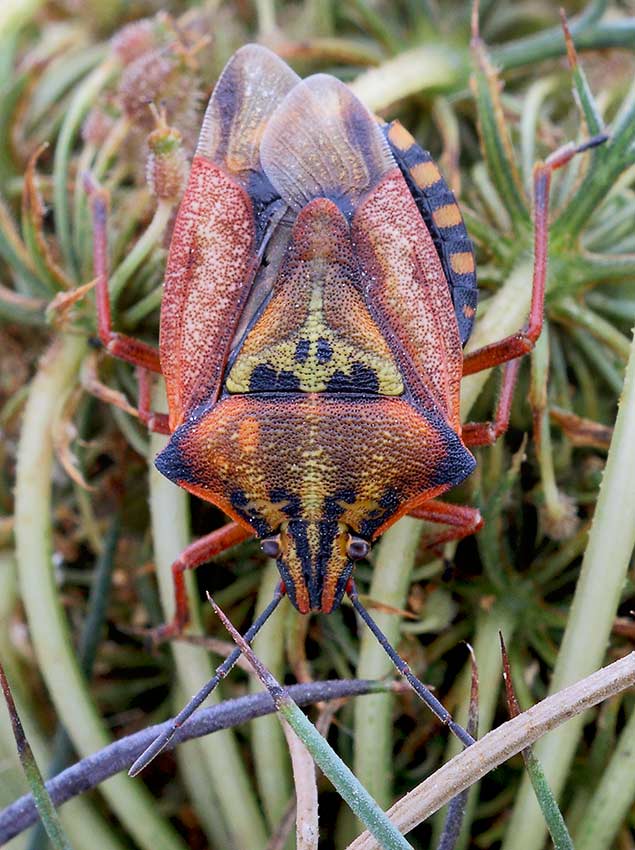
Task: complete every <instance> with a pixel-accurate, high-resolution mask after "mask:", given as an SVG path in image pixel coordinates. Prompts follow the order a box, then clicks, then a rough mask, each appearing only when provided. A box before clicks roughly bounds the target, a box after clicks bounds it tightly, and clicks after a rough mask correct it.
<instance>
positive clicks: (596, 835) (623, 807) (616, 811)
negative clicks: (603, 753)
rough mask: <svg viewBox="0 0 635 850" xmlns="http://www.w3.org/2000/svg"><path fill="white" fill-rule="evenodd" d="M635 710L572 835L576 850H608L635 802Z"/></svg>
mask: <svg viewBox="0 0 635 850" xmlns="http://www.w3.org/2000/svg"><path fill="white" fill-rule="evenodd" d="M633 747H635V709H633V710H631V715H630V717H629V719H628V722H627V723H626V726H625V727H624V729H623V730H622V732H621V734H620V737H619V740H618V742H617V747H616V748H615V752H614V753H613V755H612V756H611V760H610V761H609V763H608V765H607V767H606V769H605V770H604V773H603V774H602V778H601V779H600V782H599V784H598V786H597V788H596V789H595V792H594V794H593V796H592V797H591V800H590V801H589V802H588V803H587V805H586V807H585V812H584V815H583V817H582V820H581V821H580V822H579V824H578V826H577V828H576V831H575V847H576V850H610V848H611V847H614V846H615V845H614V841H615V838H616V836H617V832H618V830H619V828H620V826H621V825H622V823H623V822H624V818H625V817H627V815H628V810H629V808H630V807H631V806H632V804H633V799H635V771H634V770H633Z"/></svg>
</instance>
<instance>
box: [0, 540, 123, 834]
mask: <svg viewBox="0 0 635 850" xmlns="http://www.w3.org/2000/svg"><path fill="white" fill-rule="evenodd" d="M17 602H18V581H17V569H16V563H15V558H14V557H13V555H12V554H9V553H8V552H2V553H0V658H1V659H2V662H3V664H4V667H5V670H6V671H7V674H8V675H9V676H11V680H12V690H13V696H14V698H15V701H16V704H17V706H18V711H19V712H20V718H21V719H22V722H23V724H24V727H25V729H26V732H27V736H28V738H29V743H30V744H31V747H32V749H33V752H34V753H35V758H36V759H37V761H38V764H41V765H48V764H49V759H50V751H49V748H48V747H47V745H46V742H45V740H44V738H43V736H42V733H41V731H40V728H39V726H38V724H37V720H36V718H35V717H34V716H33V700H32V699H31V697H30V696H29V695H27V694H26V693H23V689H22V687H20V685H21V680H20V674H19V671H20V666H21V665H20V663H18V659H17V658H16V657H15V647H14V641H13V639H12V637H11V635H10V633H9V629H10V622H11V616H12V614H13V611H14V610H15V606H16V604H17ZM3 706H4V703H3V702H0V759H2V760H3V762H4V765H5V768H4V770H3V784H4V788H3V791H4V790H5V788H6V790H7V791H8V792H9V791H10V790H11V789H10V786H11V783H10V782H9V777H10V773H9V771H8V770H7V768H6V766H7V765H9V764H12V763H13V762H14V760H17V754H16V752H15V745H13V743H12V742H13V735H12V734H11V726H10V723H9V718H8V716H7V715H6V708H5V707H3ZM23 787H24V786H23V784H22V783H20V786H19V790H17V789H16V790H15V791H14V793H20V792H21V791H22V789H23ZM3 796H4V795H3ZM9 799H11V798H10V797H9ZM7 802H8V800H7ZM60 818H61V821H62V825H63V827H64V829H65V831H66V834H67V835H68V837H69V839H70V841H71V844H72V845H73V847H74V848H75V850H94V848H95V847H99V850H125V848H124V845H123V844H122V843H121V842H120V840H119V838H118V837H117V836H116V835H115V834H114V833H113V830H112V828H111V826H110V824H108V823H107V822H106V820H105V818H103V817H102V816H101V815H100V814H99V813H98V812H97V811H96V809H95V808H94V807H93V805H92V803H91V802H90V801H89V800H84V799H76V800H70V801H69V803H68V804H67V805H66V806H64V807H63V808H62V810H61V811H60ZM16 850H17V848H16Z"/></svg>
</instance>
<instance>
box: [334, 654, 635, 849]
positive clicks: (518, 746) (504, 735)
mask: <svg viewBox="0 0 635 850" xmlns="http://www.w3.org/2000/svg"><path fill="white" fill-rule="evenodd" d="M633 684H635V652H631V653H630V654H629V655H627V656H626V657H625V658H622V659H620V660H619V661H615V662H614V663H613V664H609V665H608V666H607V667H604V668H603V669H601V670H598V671H597V672H595V673H592V674H591V675H590V676H587V677H586V678H585V679H582V680H581V681H578V682H576V683H575V684H574V685H570V686H569V687H568V688H564V689H563V690H561V691H558V692H557V693H555V694H552V696H550V697H547V699H544V700H542V702H539V703H537V704H536V705H534V706H533V707H532V708H530V709H528V710H527V711H524V712H523V713H522V714H519V715H518V717H514V718H513V719H512V720H508V721H507V722H506V723H503V724H501V725H500V726H497V727H496V729H494V730H493V731H492V732H489V733H488V734H487V735H485V736H483V737H482V738H479V739H478V741H476V743H475V744H473V745H472V746H471V747H466V748H465V749H464V750H463V752H461V753H459V754H458V755H457V756H455V757H454V758H453V759H452V760H451V761H449V762H446V763H445V764H444V765H443V766H442V767H440V768H439V770H437V771H436V773H434V774H433V775H432V776H430V777H428V779H426V780H425V781H424V782H422V783H421V784H420V785H418V786H417V787H416V788H414V789H413V790H412V791H410V792H409V793H408V794H406V795H405V796H404V797H402V798H401V800H398V801H397V802H396V803H395V805H394V806H392V807H391V808H390V809H389V810H388V812H387V815H388V816H389V817H390V819H391V821H392V822H393V823H394V824H395V826H397V827H398V828H399V829H400V830H401V831H402V832H403V833H404V834H407V833H408V832H409V831H410V830H411V829H414V828H415V826H418V825H419V824H420V823H423V821H425V820H426V819H427V818H429V817H430V815H432V814H433V813H434V812H436V811H438V810H439V809H440V808H441V807H442V806H444V805H445V804H446V803H448V802H449V801H450V800H451V799H452V798H453V797H455V796H456V795H457V794H460V793H461V791H464V790H465V789H466V788H469V786H470V785H473V784H474V783H475V782H477V781H478V780H479V779H482V778H483V776H485V775H486V774H488V773H489V772H490V771H492V770H493V769H494V768H496V767H498V765H500V764H503V762H505V761H507V759H509V758H511V757H512V756H514V755H516V754H517V753H519V752H521V750H523V749H525V747H527V746H529V745H530V744H533V743H534V742H535V741H537V740H538V739H539V738H542V737H543V736H544V735H546V734H547V732H550V731H551V730H554V729H556V728H557V727H561V726H562V724H566V726H564V728H565V729H566V728H568V727H569V726H570V725H571V724H570V723H567V721H571V720H572V718H573V719H574V720H575V721H579V720H581V719H582V715H583V713H584V712H585V711H587V709H589V708H592V707H593V706H594V705H597V704H598V703H600V702H602V701H603V700H606V699H609V698H610V697H612V696H614V695H615V694H618V693H620V692H621V691H624V690H626V689H627V688H630V687H632V686H633ZM559 731H562V730H561V729H560V730H559ZM556 734H557V733H556ZM552 737H553V735H552ZM534 806H535V800H534ZM538 816H539V817H541V816H540V814H539V815H538ZM542 825H543V829H544V821H543V823H542ZM516 839H518V835H516ZM514 846H515V847H516V846H518V845H514ZM540 846H542V843H541V844H540ZM347 850H381V845H380V844H378V843H377V841H375V840H374V839H373V837H372V836H371V835H370V834H369V833H368V832H365V833H364V834H363V835H360V836H359V837H358V838H357V839H356V840H355V841H354V842H353V843H352V844H351V845H350V846H349V847H348V848H347Z"/></svg>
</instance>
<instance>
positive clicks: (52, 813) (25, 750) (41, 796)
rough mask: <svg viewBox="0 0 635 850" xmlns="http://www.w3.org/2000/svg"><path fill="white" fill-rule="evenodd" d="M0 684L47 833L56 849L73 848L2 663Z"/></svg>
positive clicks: (16, 740) (25, 773)
mask: <svg viewBox="0 0 635 850" xmlns="http://www.w3.org/2000/svg"><path fill="white" fill-rule="evenodd" d="M0 686H1V687H2V690H3V693H4V698H5V700H6V703H7V708H8V709H9V715H10V717H11V724H12V726H13V734H14V735H15V742H16V745H17V748H18V753H19V755H20V761H21V762H22V767H23V768H24V775H25V776H26V779H27V782H28V783H29V786H30V788H31V792H32V794H33V799H34V800H35V805H36V807H37V810H38V813H39V815H40V818H41V819H42V823H43V824H44V828H45V830H46V834H47V835H48V837H49V839H50V842H51V844H52V845H53V847H54V850H71V845H70V844H69V842H68V840H67V838H66V836H65V835H64V830H63V829H62V824H61V823H60V821H59V818H58V816H57V811H56V810H55V806H54V805H53V803H52V802H51V798H50V797H49V795H48V792H47V790H46V787H45V785H44V779H43V778H42V774H41V773H40V769H39V767H38V766H37V763H36V761H35V758H34V757H33V752H32V750H31V747H30V746H29V742H28V741H27V739H26V735H25V734H24V729H23V728H22V723H21V722H20V717H19V716H18V712H17V709H16V707H15V703H14V701H13V696H12V694H11V688H10V687H9V682H8V681H7V678H6V676H5V674H4V668H3V667H2V664H0Z"/></svg>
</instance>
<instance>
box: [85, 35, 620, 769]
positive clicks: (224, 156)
mask: <svg viewBox="0 0 635 850" xmlns="http://www.w3.org/2000/svg"><path fill="white" fill-rule="evenodd" d="M602 140H603V137H602V138H600V137H598V138H596V139H592V140H590V141H589V142H587V143H585V144H583V145H582V146H580V147H579V148H575V147H573V146H570V145H569V146H565V147H564V148H561V149H560V150H558V151H556V152H555V153H554V154H552V156H551V157H550V158H549V159H548V160H547V162H545V163H539V164H538V165H537V166H536V169H535V173H534V195H535V210H534V227H535V267H534V282H533V294H532V303H531V309H530V315H529V321H528V324H527V327H526V328H525V329H524V330H521V331H519V332H517V333H516V334H513V335H512V336H510V337H507V338H505V339H503V340H501V341H500V342H498V343H494V344H492V345H490V346H486V347H485V348H483V349H479V350H477V351H474V352H472V353H470V354H468V355H465V356H464V355H463V351H462V343H464V342H465V341H466V339H467V337H468V336H469V333H470V330H471V327H472V322H473V320H474V313H475V307H476V278H475V271H474V258H473V254H472V247H471V244H470V242H469V239H468V237H467V234H466V232H465V228H464V226H463V222H462V218H461V213H460V211H459V209H458V206H457V204H456V202H455V200H454V197H453V195H452V193H451V192H450V190H449V188H448V187H447V185H446V183H445V181H443V179H442V178H441V176H440V174H439V172H438V170H437V168H436V165H435V164H434V162H433V161H432V160H431V158H430V156H429V154H427V153H426V152H425V151H422V150H421V149H420V148H419V147H418V146H417V145H416V144H415V142H414V140H413V139H412V137H411V136H410V134H409V133H407V131H406V130H405V129H404V128H403V127H401V125H399V124H397V123H393V124H391V125H383V126H380V124H379V123H378V122H377V121H376V120H375V119H374V118H373V116H371V115H370V113H368V111H367V110H366V109H365V107H364V106H362V104H361V103H360V102H359V101H358V100H357V99H356V98H355V97H354V96H353V94H352V93H351V92H350V90H349V89H348V88H347V87H346V86H344V85H343V84H342V83H340V82H339V81H338V80H336V79H335V78H333V77H329V76H326V75H316V76H313V77H310V78H308V79H307V80H304V81H300V79H299V78H298V77H297V76H296V75H295V74H294V73H293V72H292V71H291V70H290V69H289V68H288V67H287V66H286V65H285V64H284V63H283V62H282V61H281V60H280V59H278V58H277V57H276V56H275V55H274V54H272V53H271V52H269V51H268V50H266V49H264V48H262V47H258V46H255V45H249V46H247V47H244V48H242V49H241V50H239V51H238V52H237V53H236V54H235V55H234V57H233V58H232V59H231V60H230V61H229V63H228V65H227V66H226V68H225V70H224V72H223V74H222V75H221V78H220V79H219V81H218V83H217V86H216V88H215V90H214V93H213V95H212V98H211V100H210V103H209V106H208V108H207V112H206V115H205V119H204V122H203V128H202V131H201V136H200V140H199V144H198V148H197V151H196V154H195V157H194V160H193V163H192V169H191V174H190V179H189V183H188V186H187V190H186V192H185V196H184V198H183V201H182V204H181V207H180V210H179V213H178V216H177V220H176V224H175V227H174V233H173V237H172V244H171V248H170V254H169V258H168V266H167V272H166V280H165V292H164V298H163V303H162V308H161V337H160V357H159V356H158V355H157V352H156V351H155V350H154V349H152V348H151V347H149V346H147V345H146V344H144V343H141V342H139V341H138V340H134V339H131V338H129V337H125V336H123V335H121V334H118V333H116V332H114V331H113V330H112V329H111V322H110V306H109V297H108V274H107V265H106V253H107V252H106V230H105V214H106V199H105V197H104V193H103V191H101V190H98V189H95V188H93V190H92V191H93V217H94V222H95V267H96V272H97V278H98V285H97V298H98V308H99V309H98V315H99V332H100V337H101V340H102V341H103V343H104V345H105V347H106V348H107V349H108V350H109V351H110V352H111V353H112V354H115V355H116V356H119V357H122V358H123V359H125V360H128V361H130V362H132V363H135V364H137V365H139V366H141V367H143V369H142V371H141V378H142V380H141V386H140V390H141V391H140V404H139V414H140V417H141V418H142V419H143V420H144V421H146V422H147V423H148V424H149V425H150V427H152V428H154V429H155V430H159V431H163V432H164V433H168V434H170V440H169V442H168V444H167V446H166V448H165V449H164V451H163V452H162V453H161V454H160V455H159V457H158V458H157V461H156V463H157V466H158V468H159V470H160V471H161V472H162V473H163V474H164V475H166V476H167V477H168V478H170V479H171V480H173V481H175V482H176V483H177V484H179V485H180V486H182V487H184V488H185V489H187V490H189V491H190V492H192V493H194V494H196V495H197V496H200V497H202V498H203V499H206V500H208V501H211V502H213V503H214V504H215V505H217V506H218V507H220V508H221V509H222V510H223V511H225V512H226V513H227V514H228V515H229V516H230V517H232V519H233V520H234V521H233V522H232V523H230V524H229V525H227V526H225V527H224V528H222V529H220V530H218V531H215V532H212V533H211V534H209V535H207V536H206V537H203V538H202V539H201V540H199V541H196V542H195V543H193V544H192V545H191V546H190V547H188V549H186V550H185V551H184V552H183V553H182V555H181V556H180V558H179V559H178V560H177V561H176V562H175V564H174V565H173V574H174V579H175V601H176V613H175V616H174V619H173V621H172V622H171V623H169V624H167V625H166V626H164V627H162V629H161V631H160V635H161V636H163V637H165V636H170V635H173V634H176V633H178V632H180V631H181V630H182V629H183V628H184V626H185V625H186V622H187V616H188V614H187V605H186V595H185V588H184V581H183V572H184V570H186V569H190V568H193V567H196V566H198V565H199V564H201V563H203V562H205V561H207V560H209V558H210V557H211V556H212V555H214V554H217V553H218V552H220V551H222V550H223V549H226V548H228V547H229V546H231V545H234V544H235V543H237V542H239V541H240V540H242V539H244V538H246V537H249V536H252V535H257V536H258V537H259V538H260V539H261V541H262V547H263V549H264V551H265V552H266V554H268V555H270V556H272V557H275V558H276V560H277V565H278V568H279V571H280V574H281V578H282V582H281V586H280V589H279V591H278V593H277V594H276V596H275V598H274V600H272V603H271V604H270V606H269V608H268V609H267V610H266V611H265V612H264V613H263V614H262V615H261V616H260V617H259V618H258V620H257V621H256V622H255V623H254V624H253V626H252V627H251V629H250V630H249V631H248V633H247V635H246V637H247V638H248V639H251V638H252V637H253V635H254V634H255V633H256V632H257V630H258V629H259V628H260V627H261V625H262V624H263V623H264V622H265V620H266V618H267V616H269V614H270V613H271V612H272V611H273V609H274V608H275V606H276V605H277V604H278V602H279V599H280V598H281V596H282V595H283V594H284V593H286V595H288V596H289V598H290V600H291V602H292V603H293V604H294V605H295V607H296V608H297V609H298V610H299V611H300V612H302V613H306V612H308V611H310V610H319V611H323V612H325V613H328V612H330V611H332V610H333V609H334V608H335V607H337V605H339V603H340V601H341V599H342V596H343V594H344V593H345V592H347V593H348V594H349V596H350V598H351V601H352V603H353V605H354V607H355V608H356V610H357V611H358V612H359V613H360V615H361V616H362V617H363V619H364V620H365V621H366V623H367V624H368V625H369V627H370V628H371V629H372V630H373V632H374V633H375V634H376V635H377V637H378V639H379V640H380V642H381V643H382V646H383V647H384V649H385V650H386V651H387V652H388V654H389V655H390V657H391V659H392V660H393V661H394V663H395V664H396V666H397V667H398V669H399V670H400V672H402V673H403V674H404V675H406V676H407V677H408V679H409V681H410V683H411V684H412V686H413V687H414V688H415V690H416V691H417V693H418V694H419V695H420V696H421V697H422V698H423V699H424V700H425V701H426V702H427V703H428V705H430V706H431V708H432V709H433V711H435V713H436V714H437V715H438V716H439V717H440V718H441V719H442V720H443V722H444V723H447V724H448V726H450V728H451V729H453V731H454V732H455V733H456V734H457V735H458V736H459V737H460V738H461V740H462V741H463V742H464V743H467V744H469V743H471V742H472V739H471V738H470V736H469V735H467V733H465V731H464V730H462V729H461V727H459V726H457V724H455V723H454V721H452V719H451V717H450V716H449V714H448V712H447V711H446V710H445V709H444V708H443V706H441V705H440V703H438V701H436V700H435V698H434V697H432V695H431V694H430V693H429V692H428V691H426V690H425V688H424V687H423V685H422V684H421V683H420V682H419V681H418V680H417V679H416V678H415V677H414V676H413V674H412V673H411V672H410V670H409V669H408V668H407V666H406V665H405V663H404V662H403V661H402V660H401V659H400V658H399V656H398V655H397V654H396V652H395V650H394V649H392V647H390V646H389V645H388V644H387V642H386V640H385V638H384V637H383V635H382V634H381V632H379V630H378V628H377V626H376V624H375V623H374V622H373V620H372V618H371V617H370V614H369V613H368V612H367V611H366V610H365V609H364V608H363V606H362V605H361V602H360V601H359V599H358V597H357V592H356V589H355V585H354V582H353V580H352V575H351V574H352V571H353V565H354V562H355V561H356V560H358V559H360V558H363V557H365V556H366V554H367V553H368V551H369V549H370V545H371V543H372V542H373V541H374V540H375V539H377V537H379V536H380V535H381V534H382V532H383V531H385V529H386V528H388V527H389V526H390V525H392V524H393V523H394V522H395V521H396V520H397V519H398V518H399V517H401V516H403V515H404V514H410V515H413V516H417V517H421V518H424V519H428V520H431V521H433V522H438V523H442V524H444V525H445V526H447V529H446V530H445V531H442V532H440V533H439V534H437V535H436V537H435V538H434V541H433V542H434V543H436V544H439V543H443V542H445V541H447V540H451V539H459V538H461V537H464V536H466V535H468V534H471V533H473V532H474V531H475V530H477V529H478V528H479V527H480V525H481V518H480V515H479V513H478V511H477V510H476V509H474V508H470V507H463V506H458V505H451V504H447V503H444V502H442V501H439V500H438V499H437V497H438V496H440V495H441V494H442V493H444V492H445V491H447V490H448V489H449V488H451V487H453V486H455V485H456V484H458V483H460V482H461V481H463V480H464V479H465V478H466V477H467V476H468V475H469V474H470V473H471V472H472V470H473V468H474V463H475V462H474V458H473V457H472V455H471V453H470V451H469V448H468V447H469V446H474V445H484V444H487V443H491V442H493V441H494V440H496V439H497V437H498V436H500V434H501V433H503V431H504V430H505V429H506V427H507V423H508V420H509V411H510V406H511V397H512V392H513V388H514V383H515V378H516V374H517V366H518V359H517V358H518V357H520V356H521V355H522V354H524V353H526V352H527V351H529V350H530V349H531V348H532V346H533V344H534V343H535V341H536V339H537V337H538V335H539V334H540V330H541V327H542V313H543V301H544V287H545V276H546V248H547V232H548V231H547V210H548V200H549V184H550V178H551V173H552V171H553V170H555V169H556V168H559V167H560V166H562V165H564V164H565V163H566V162H568V161H569V160H570V159H571V157H572V156H573V155H574V154H575V153H576V152H577V151H578V150H583V149H585V148H586V147H589V146H590V145H592V144H597V143H598V142H599V141H602ZM507 361H510V362H509V363H508V365H507V367H506V370H505V373H504V379H503V386H502V390H501V394H500V399H499V404H498V408H497V411H496V416H495V419H494V421H493V422H484V423H470V424H467V425H464V426H461V423H460V419H459V387H460V380H461V377H462V376H463V375H466V374H469V373H471V372H476V371H479V370H482V369H487V368H491V367H492V366H495V365H497V364H500V363H505V362H507ZM147 370H153V371H156V372H162V373H163V375H164V377H165V382H166V389H167V396H168V405H169V418H166V417H165V416H164V415H162V414H154V413H152V412H151V411H150V410H149V392H148V386H149V385H148V382H147ZM237 657H238V651H236V653H234V654H233V655H232V656H230V657H229V658H228V659H227V661H226V662H224V663H223V665H221V667H220V668H219V671H218V673H217V675H216V676H215V677H214V679H212V680H211V682H210V683H208V685H206V686H205V687H204V688H203V689H202V690H201V692H200V693H199V694H198V695H197V697H196V698H195V699H194V700H193V702H192V703H191V704H190V705H188V706H187V707H186V708H185V709H184V710H183V711H182V712H181V714H180V715H179V716H178V717H177V718H176V719H175V721H174V724H173V728H172V731H171V732H170V733H169V734H166V735H165V736H163V737H162V738H161V739H158V740H157V742H155V744H153V745H152V747H150V748H149V750H148V752H147V753H146V754H144V755H143V756H142V757H141V758H140V759H139V760H138V762H137V763H136V765H135V766H134V767H133V772H137V771H138V770H139V769H141V767H142V766H143V765H144V764H147V762H148V761H149V760H150V758H151V757H152V756H153V755H155V754H156V753H157V752H158V751H159V750H160V749H161V748H162V746H164V745H165V743H166V742H167V740H169V738H170V737H171V734H172V733H173V731H174V730H175V729H176V728H177V727H178V726H179V725H180V723H181V722H182V721H183V720H184V719H185V718H186V717H187V716H189V714H191V712H192V711H193V710H194V708H195V707H196V706H197V705H199V704H200V703H201V702H202V700H203V699H204V698H205V696H207V694H208V693H209V692H210V691H211V689H212V688H213V687H214V686H215V684H216V683H217V682H218V681H219V680H220V678H222V676H223V675H225V674H226V672H227V671H228V670H229V669H230V667H231V666H232V664H233V663H234V662H235V660H236V658H237Z"/></svg>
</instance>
